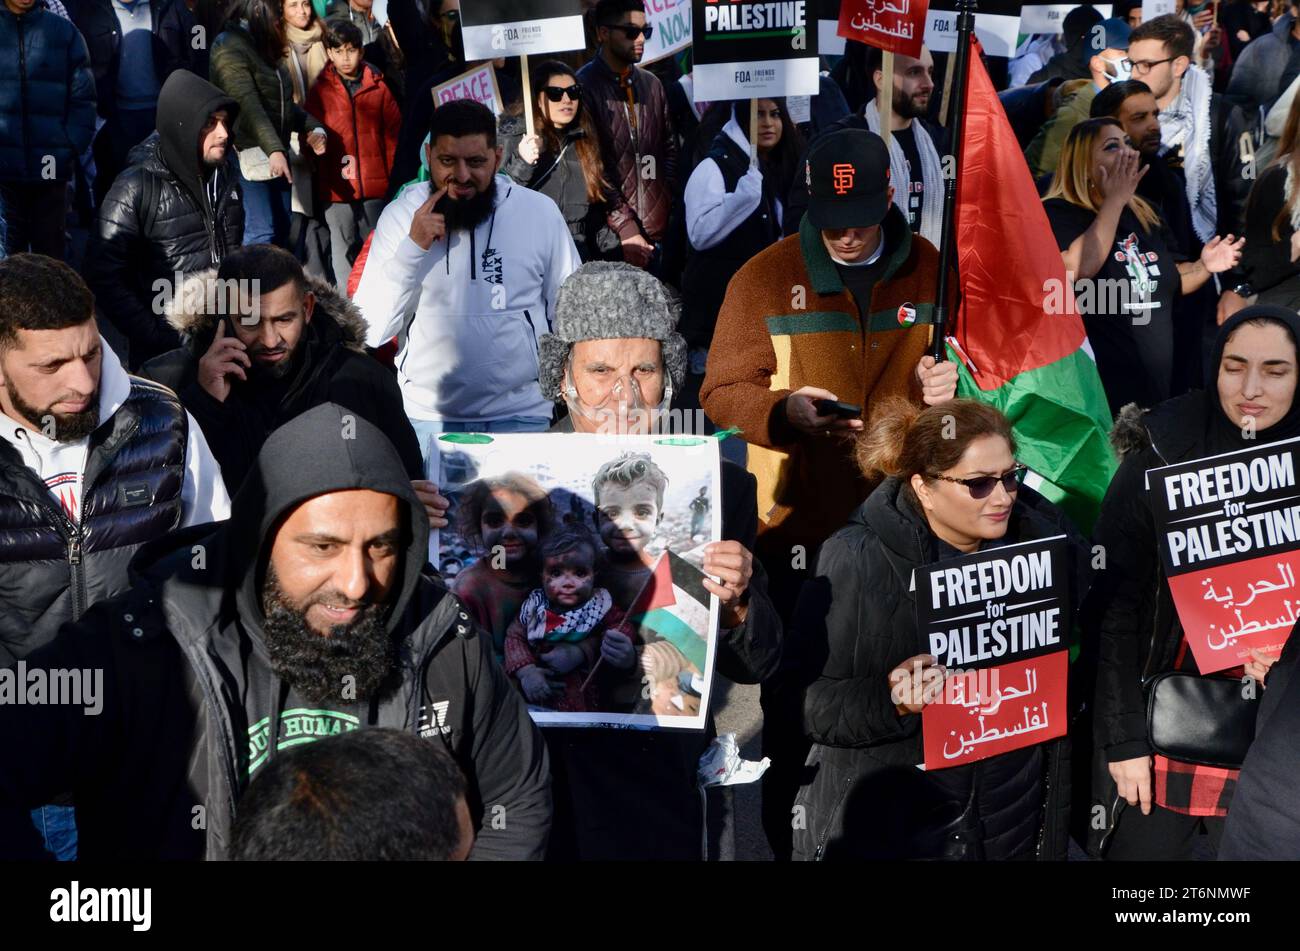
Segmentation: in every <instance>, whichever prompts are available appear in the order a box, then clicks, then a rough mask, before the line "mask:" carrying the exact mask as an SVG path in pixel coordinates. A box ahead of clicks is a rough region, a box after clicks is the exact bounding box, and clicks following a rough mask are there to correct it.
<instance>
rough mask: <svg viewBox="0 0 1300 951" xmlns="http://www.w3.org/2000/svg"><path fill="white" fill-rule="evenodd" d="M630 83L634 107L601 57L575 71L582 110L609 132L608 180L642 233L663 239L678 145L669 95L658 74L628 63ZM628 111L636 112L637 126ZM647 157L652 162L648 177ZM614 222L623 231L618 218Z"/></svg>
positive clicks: (674, 188) (674, 183)
mask: <svg viewBox="0 0 1300 951" xmlns="http://www.w3.org/2000/svg"><path fill="white" fill-rule="evenodd" d="M628 81H629V82H630V83H631V84H632V96H633V99H634V100H635V103H636V104H635V105H634V106H629V105H628V89H627V87H626V86H625V85H624V84H623V80H621V79H620V78H619V77H618V76H617V75H616V74H615V73H614V71H613V70H612V69H610V68H609V66H608V65H607V64H606V63H605V61H604V60H603V59H601V58H600V57H599V56H597V57H596V58H595V59H593V60H592V61H591V62H589V63H587V65H585V66H583V67H582V69H580V70H578V82H579V83H580V84H581V85H582V104H583V108H585V109H587V110H589V111H590V113H591V116H592V118H593V119H594V120H595V122H596V128H597V130H598V132H599V133H600V134H601V135H607V136H608V142H607V143H606V146H607V154H608V155H610V156H612V157H613V160H614V164H613V166H612V167H610V168H609V169H608V170H607V174H608V175H609V177H610V180H611V182H610V183H611V184H612V185H613V186H614V187H615V188H619V189H621V190H622V192H623V198H624V199H625V200H626V202H627V205H628V207H629V208H630V209H631V212H632V213H633V214H634V215H635V216H636V219H637V221H638V223H639V224H640V226H641V230H642V231H643V232H644V233H645V236H646V237H647V238H648V239H649V240H651V241H662V240H663V239H664V237H665V235H667V233H668V219H669V216H670V215H671V214H672V210H673V197H674V195H675V194H676V191H677V144H676V142H675V141H674V136H673V130H672V122H671V120H670V119H669V118H668V97H667V96H666V95H665V94H664V87H663V84H662V83H660V82H659V79H658V77H656V76H655V75H654V73H651V72H649V71H648V70H644V69H641V68H640V67H639V66H633V67H632V71H631V77H630V79H629V80H628ZM629 109H634V110H635V112H636V122H635V125H634V124H633V122H632V121H631V118H630V116H629V111H628V110H629ZM647 157H652V158H653V160H654V168H653V170H652V174H650V175H649V177H647V176H646V171H645V170H646V165H645V164H644V163H645V160H646V158H647ZM614 225H615V228H616V229H617V230H619V231H620V233H621V232H622V227H621V222H615V223H614Z"/></svg>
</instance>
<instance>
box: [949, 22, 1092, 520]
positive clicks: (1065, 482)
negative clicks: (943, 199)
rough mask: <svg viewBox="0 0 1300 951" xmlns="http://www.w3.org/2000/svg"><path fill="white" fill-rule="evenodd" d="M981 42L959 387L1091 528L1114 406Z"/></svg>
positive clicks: (965, 149)
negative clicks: (996, 413)
mask: <svg viewBox="0 0 1300 951" xmlns="http://www.w3.org/2000/svg"><path fill="white" fill-rule="evenodd" d="M971 42H972V43H973V44H974V48H973V49H972V51H971V55H970V59H969V63H970V73H969V81H968V86H967V92H966V127H965V130H964V132H965V141H964V142H963V143H962V156H961V168H960V170H959V174H958V176H957V221H956V228H957V245H956V251H957V273H958V275H959V280H960V282H961V303H960V306H959V308H958V310H957V320H956V324H955V327H953V326H950V327H949V332H950V333H953V336H952V337H949V338H948V342H949V355H950V356H951V357H952V358H953V359H954V360H956V361H957V363H958V366H959V374H960V377H959V381H958V384H957V395H958V396H963V397H969V398H972V399H979V400H983V401H984V402H986V403H992V404H993V405H994V406H996V407H997V408H998V409H1000V410H1001V411H1002V412H1003V413H1005V414H1006V416H1007V418H1008V419H1010V420H1011V424H1012V426H1013V428H1014V431H1015V434H1016V442H1017V443H1018V445H1019V449H1018V452H1017V456H1018V458H1019V460H1020V461H1021V462H1023V463H1025V465H1027V466H1029V468H1030V469H1031V470H1032V473H1031V474H1030V476H1029V477H1028V478H1027V479H1026V484H1028V485H1029V486H1031V487H1032V488H1034V489H1037V490H1038V491H1039V492H1041V493H1042V494H1043V495H1045V496H1046V497H1047V498H1049V499H1051V500H1052V501H1053V502H1056V503H1057V504H1058V505H1060V506H1061V507H1062V508H1063V509H1064V510H1065V511H1066V512H1067V513H1068V514H1069V515H1070V517H1071V518H1073V519H1074V520H1075V522H1076V523H1077V524H1078V525H1079V526H1080V527H1081V528H1082V529H1084V530H1089V529H1091V527H1092V524H1093V522H1094V521H1095V520H1096V517H1097V512H1098V510H1099V509H1100V507H1101V500H1102V497H1103V496H1104V495H1105V493H1106V487H1107V486H1108V485H1109V484H1110V478H1111V476H1112V475H1113V474H1114V471H1115V457H1114V454H1113V453H1112V452H1111V448H1110V444H1109V441H1108V435H1109V433H1110V428H1111V423H1112V420H1111V416H1110V410H1109V407H1108V405H1107V403H1106V394H1105V392H1104V391H1103V389H1102V386H1101V378H1100V377H1099V376H1098V375H1097V366H1096V361H1095V360H1094V358H1093V356H1092V351H1091V349H1090V348H1089V346H1088V337H1087V334H1086V333H1085V331H1084V328H1083V319H1082V318H1081V317H1080V316H1079V315H1078V312H1077V310H1076V308H1075V306H1074V291H1073V288H1072V287H1071V286H1070V284H1069V282H1068V281H1067V280H1066V276H1065V264H1064V263H1063V262H1062V261H1061V255H1060V252H1058V251H1057V249H1056V239H1055V238H1054V237H1053V235H1052V229H1051V226H1050V225H1049V224H1048V221H1047V213H1046V212H1045V211H1044V210H1043V204H1042V200H1041V199H1040V198H1039V196H1038V191H1037V189H1036V188H1035V187H1034V181H1033V178H1032V176H1031V175H1030V172H1029V168H1028V166H1026V164H1025V160H1024V157H1023V155H1022V154H1021V151H1020V147H1019V145H1018V144H1017V142H1016V136H1015V133H1013V132H1012V131H1011V124H1010V123H1009V122H1008V121H1007V116H1006V113H1005V112H1004V111H1003V109H1002V104H1001V102H1000V101H999V100H998V95H997V92H996V91H994V89H993V83H992V82H991V81H990V80H989V76H988V73H987V72H986V71H985V69H984V64H983V63H982V62H981V61H980V56H979V52H980V47H979V43H978V41H976V40H974V39H972V41H971ZM1053 289H1054V290H1055V292H1054V293H1053V292H1052V290H1053ZM1063 304H1064V306H1062V305H1063ZM1049 305H1050V306H1051V310H1052V312H1050V313H1049V312H1048V307H1049ZM1058 311H1059V312H1058ZM954 337H955V340H954Z"/></svg>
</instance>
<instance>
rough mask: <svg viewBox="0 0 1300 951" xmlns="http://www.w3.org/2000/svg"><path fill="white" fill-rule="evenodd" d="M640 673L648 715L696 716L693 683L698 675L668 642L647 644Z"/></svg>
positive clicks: (697, 701)
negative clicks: (645, 693)
mask: <svg viewBox="0 0 1300 951" xmlns="http://www.w3.org/2000/svg"><path fill="white" fill-rule="evenodd" d="M641 670H642V672H643V673H644V674H645V682H646V684H647V687H648V689H647V694H648V696H647V697H646V701H647V703H648V705H649V712H650V713H654V714H657V715H658V716H661V717H693V716H696V715H698V714H699V712H700V694H699V692H698V691H697V689H696V686H695V683H694V680H695V678H696V677H697V676H698V675H699V673H700V672H699V670H698V669H696V667H695V665H694V664H692V663H691V662H690V661H688V660H687V659H686V658H685V657H683V656H682V654H681V652H680V651H678V650H677V648H675V647H673V645H672V644H670V643H668V642H667V641H655V642H654V643H653V644H647V645H646V646H645V648H644V650H642V651H641ZM637 712H638V713H640V712H644V711H642V710H638V711H637Z"/></svg>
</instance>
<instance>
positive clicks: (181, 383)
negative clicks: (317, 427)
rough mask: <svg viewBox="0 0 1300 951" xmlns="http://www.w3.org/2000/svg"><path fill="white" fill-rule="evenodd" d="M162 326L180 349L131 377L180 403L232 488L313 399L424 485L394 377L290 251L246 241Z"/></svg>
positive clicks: (195, 284)
mask: <svg viewBox="0 0 1300 951" xmlns="http://www.w3.org/2000/svg"><path fill="white" fill-rule="evenodd" d="M168 320H169V321H170V323H171V325H172V327H173V328H175V329H176V330H177V331H178V332H180V334H181V337H182V339H183V340H184V341H185V342H184V344H183V345H182V346H181V347H179V348H178V349H176V350H173V351H171V352H170V353H165V354H163V355H162V356H160V357H155V358H154V359H152V360H150V361H149V362H147V363H146V364H145V365H144V366H143V367H142V368H141V372H142V373H143V374H144V375H145V376H146V377H148V378H149V379H151V380H154V381H155V382H158V383H162V384H163V385H164V386H167V387H170V388H171V389H172V390H173V391H174V392H175V393H176V394H177V395H178V396H179V397H180V398H181V402H182V403H184V404H185V408H186V409H188V410H189V411H190V413H191V414H192V415H193V416H194V418H195V419H196V420H197V421H198V423H199V425H200V426H201V427H202V429H203V434H204V435H205V436H207V438H208V444H209V445H210V446H211V447H212V454H213V455H214V456H216V458H217V462H219V463H220V464H221V473H222V476H223V477H224V479H225V480H226V485H227V486H228V487H229V489H230V491H231V492H232V493H233V492H236V491H237V490H238V489H239V486H240V485H241V484H243V481H244V478H245V477H246V476H247V475H248V473H249V471H250V470H251V468H252V466H253V463H254V462H255V460H256V459H257V453H258V451H259V450H260V449H261V448H262V444H263V443H264V442H266V438H267V437H268V436H269V435H270V434H271V433H272V432H273V431H274V430H276V429H278V428H279V427H280V426H282V425H284V424H285V423H287V422H288V421H289V420H291V419H293V418H294V417H295V416H298V415H300V414H302V413H304V412H306V411H307V410H309V409H312V408H314V407H316V406H319V405H320V404H322V403H337V404H339V405H340V406H343V407H345V408H346V409H349V410H351V411H352V412H354V413H356V414H357V416H358V417H360V418H361V419H365V420H368V421H370V422H371V423H373V424H374V425H375V426H376V427H378V429H379V430H380V431H381V432H382V433H383V434H384V435H385V436H387V437H388V439H389V441H390V442H392V444H393V446H394V447H395V448H396V449H397V454H398V456H399V457H400V458H401V460H402V464H403V465H404V466H405V467H406V470H407V473H408V474H409V476H410V478H411V480H412V481H417V480H422V479H423V477H424V467H423V464H422V462H421V458H420V448H419V446H418V445H417V444H416V441H415V433H414V432H413V431H412V430H411V425H410V423H408V422H407V420H406V414H405V413H403V412H402V395H401V393H400V392H399V391H398V389H397V381H396V380H395V379H394V378H393V375H392V372H391V371H389V370H388V369H387V368H385V367H384V366H383V365H382V364H380V363H379V361H377V360H375V359H373V358H372V357H370V356H368V355H367V354H366V353H365V337H366V324H365V321H364V320H362V319H361V314H360V313H359V312H358V311H357V308H356V307H355V306H354V305H353V304H352V302H351V301H349V300H348V299H347V298H345V297H343V296H341V295H340V294H338V293H336V292H335V290H334V288H333V287H332V286H331V285H329V284H327V283H325V282H324V281H318V280H314V279H311V278H308V277H307V276H306V274H304V273H303V269H302V265H301V264H300V263H299V262H298V259H297V258H295V257H294V256H293V255H292V254H290V253H289V252H288V251H285V250H284V249H283V248H277V247H275V246H274V245H270V244H254V245H249V246H248V247H245V248H240V249H239V250H238V251H234V252H232V253H230V254H228V255H226V257H225V259H224V260H223V261H222V262H221V268H220V270H218V271H216V272H212V271H209V272H207V273H205V274H202V275H197V276H196V277H194V278H191V279H190V280H189V281H188V282H187V283H186V285H185V286H184V287H183V288H182V291H181V294H180V295H179V296H178V298H177V299H176V300H175V301H173V302H172V306H171V309H170V312H169V314H168ZM420 488H421V486H419V485H417V486H416V489H417V491H418V490H420ZM421 500H422V501H426V502H427V501H430V500H426V499H424V498H423V496H422V498H421Z"/></svg>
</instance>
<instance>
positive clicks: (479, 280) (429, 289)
mask: <svg viewBox="0 0 1300 951" xmlns="http://www.w3.org/2000/svg"><path fill="white" fill-rule="evenodd" d="M496 185H497V198H496V203H495V208H494V210H493V213H492V215H491V216H490V217H489V218H488V219H487V220H486V221H484V222H482V223H481V224H480V225H479V226H478V227H477V228H476V229H474V231H473V232H472V233H471V232H469V231H466V230H464V229H458V230H456V231H453V232H450V233H449V234H448V235H447V236H446V237H444V238H439V239H438V240H437V241H434V243H433V246H432V247H431V248H430V249H429V250H428V251H425V250H424V249H422V248H421V247H420V246H419V245H418V244H416V243H415V242H414V241H413V240H412V239H411V236H410V230H411V219H412V218H414V217H415V211H416V209H417V208H419V207H420V206H421V205H422V204H424V202H425V201H426V200H427V199H428V197H429V189H428V186H427V185H426V184H419V185H412V186H410V187H408V188H407V189H405V190H404V191H403V192H402V193H401V194H400V195H398V196H397V198H396V199H395V200H394V201H393V202H392V204H390V205H389V206H388V207H387V208H386V209H384V213H383V215H381V216H380V218H379V224H378V226H376V228H375V236H374V239H373V241H372V242H371V246H370V255H369V257H368V258H367V259H366V266H365V271H364V272H363V273H362V275H361V283H360V284H359V285H358V287H357V292H356V295H355V296H354V297H353V303H355V304H356V305H357V306H358V307H360V308H361V313H362V314H363V315H364V316H365V318H366V323H367V324H368V325H369V330H368V331H367V333H366V344H367V345H368V346H371V347H378V346H380V345H382V344H383V343H385V342H387V341H388V340H391V339H392V338H393V337H394V336H395V335H397V334H398V333H399V332H401V331H403V330H404V331H405V339H404V340H402V341H401V351H400V352H399V353H398V356H397V381H398V383H399V384H400V385H401V388H402V397H403V400H404V402H405V405H406V414H407V416H409V417H411V418H412V419H420V420H443V419H446V420H457V421H465V422H491V421H493V420H498V419H505V418H507V417H510V416H547V417H549V416H550V415H551V409H552V403H551V401H550V400H548V399H546V398H545V397H543V396H542V391H541V387H540V386H538V384H537V349H538V341H539V340H540V338H541V335H542V334H544V333H547V332H548V331H549V330H550V328H551V322H552V320H553V318H554V314H555V295H556V292H557V291H558V290H559V287H560V284H561V283H563V281H564V279H565V278H566V277H568V276H569V275H570V274H571V273H572V272H573V271H575V270H577V268H578V266H579V265H580V264H581V263H582V262H581V259H580V258H579V257H578V249H577V248H576V247H575V246H574V244H573V239H572V238H571V237H570V236H569V228H568V225H566V224H565V223H564V216H563V215H561V214H560V209H559V208H558V207H557V206H556V204H555V202H554V201H552V200H551V199H550V198H548V197H547V196H546V195H543V194H541V193H539V192H535V191H531V190H529V189H527V188H524V187H523V186H521V185H517V184H515V183H514V182H512V181H510V179H508V178H505V177H504V176H501V175H498V176H497V177H496Z"/></svg>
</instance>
